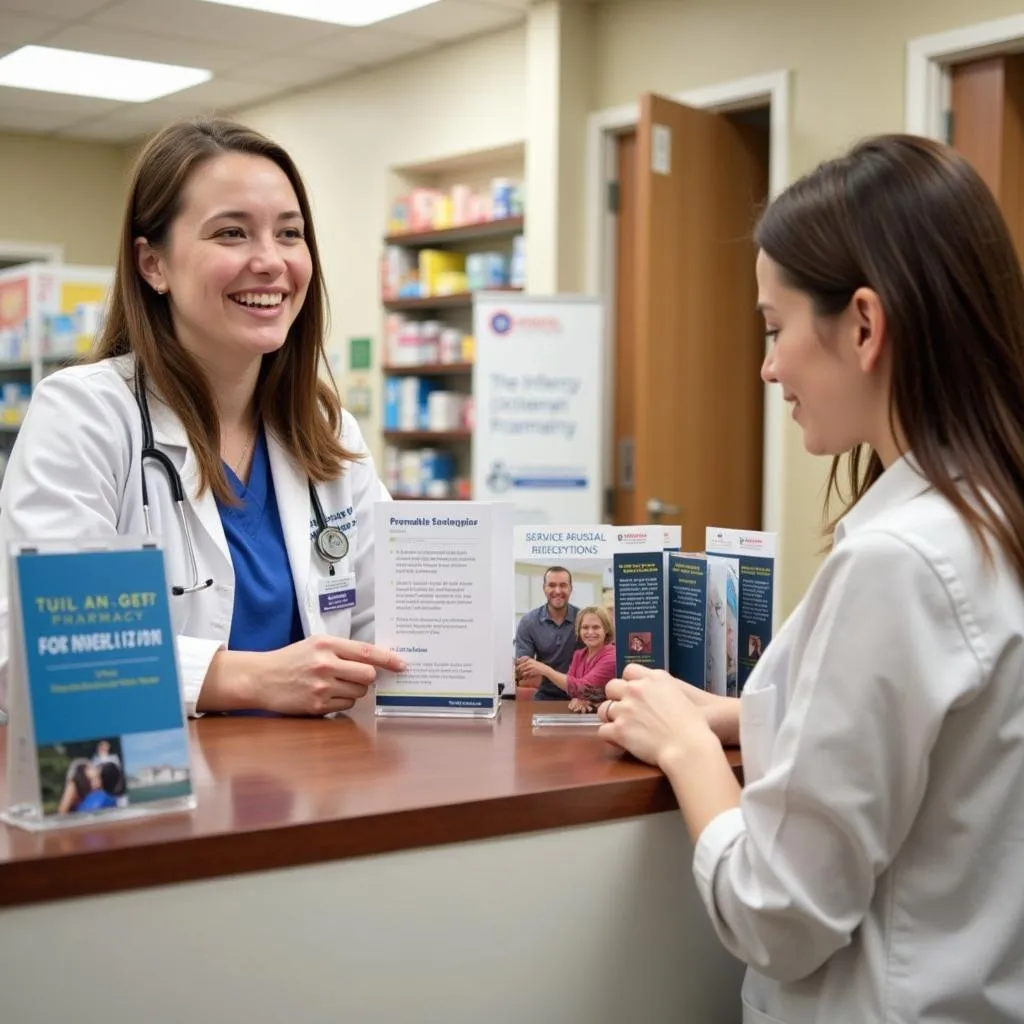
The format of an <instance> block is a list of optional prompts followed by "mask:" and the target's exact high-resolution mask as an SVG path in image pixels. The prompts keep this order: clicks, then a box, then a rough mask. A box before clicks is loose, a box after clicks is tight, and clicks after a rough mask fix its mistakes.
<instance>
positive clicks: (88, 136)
mask: <svg viewBox="0 0 1024 1024" xmlns="http://www.w3.org/2000/svg"><path fill="white" fill-rule="evenodd" d="M158 128H160V124H159V122H156V123H152V124H144V123H141V124H140V123H139V122H137V121H135V120H128V121H122V120H121V118H120V115H118V114H114V115H112V116H110V117H98V118H96V119H95V120H92V121H83V122H82V123H80V124H73V125H62V126H61V127H60V128H59V129H58V130H57V131H55V132H54V134H55V135H59V136H60V137H61V138H66V139H83V140H89V141H91V142H110V143H115V144H122V143H125V142H134V141H135V140H136V139H144V138H146V137H147V136H149V135H152V134H154V132H155V131H156V130H157V129H158Z"/></svg>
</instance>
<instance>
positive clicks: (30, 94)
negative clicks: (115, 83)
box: [0, 86, 123, 122]
mask: <svg viewBox="0 0 1024 1024" xmlns="http://www.w3.org/2000/svg"><path fill="white" fill-rule="evenodd" d="M122 105H123V104H121V103H119V102H118V101H117V100H101V99H95V98H94V97H92V96H67V95H65V94H64V93H57V92H41V91H37V90H35V89H10V88H8V87H6V86H2V87H0V107H12V108H14V109H17V110H30V111H32V110H37V111H40V112H42V113H64V115H65V116H66V119H67V121H68V122H71V121H74V120H75V119H76V118H78V117H95V116H96V115H97V114H105V113H106V112H107V111H109V110H116V109H117V108H118V107H120V106H122Z"/></svg>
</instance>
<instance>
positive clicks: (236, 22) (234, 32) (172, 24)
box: [92, 0, 324, 53]
mask: <svg viewBox="0 0 1024 1024" xmlns="http://www.w3.org/2000/svg"><path fill="white" fill-rule="evenodd" d="M92 24H94V25H101V26H104V27H107V28H113V29H119V30H121V31H125V30H130V31H135V32H152V33H153V34H154V35H160V36H167V37H173V38H178V39H194V40H196V41H197V42H203V43H206V44H207V45H209V44H211V43H223V44H224V45H225V46H227V47H230V48H233V49H238V48H240V47H253V48H254V49H256V50H257V51H258V52H262V53H284V52H286V51H288V50H290V49H295V48H296V47H299V46H302V45H304V44H305V43H311V42H313V41H314V40H316V39H319V38H321V37H322V36H323V34H324V25H323V24H322V23H320V22H315V21H308V20H306V19H304V18H288V17H285V16H283V15H279V14H266V13H264V12H263V11H247V10H242V9H241V8H240V7H227V6H225V5H224V4H215V3H203V2H202V0H126V2H125V3H119V4H115V5H114V6H113V7H108V8H106V9H105V10H103V11H101V12H100V13H99V14H97V15H96V16H95V17H94V18H93V19H92Z"/></svg>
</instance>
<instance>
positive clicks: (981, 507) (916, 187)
mask: <svg viewBox="0 0 1024 1024" xmlns="http://www.w3.org/2000/svg"><path fill="white" fill-rule="evenodd" d="M755 240H756V242H757V244H758V246H759V247H760V248H761V249H762V250H763V251H764V252H765V253H766V254H767V255H768V256H769V257H770V258H771V259H772V260H773V261H774V262H775V263H777V264H778V265H779V267H780V268H781V272H782V275H783V277H784V279H785V280H786V282H787V283H788V284H789V285H790V286H792V287H794V288H797V289H798V290H800V291H802V292H804V293H806V294H807V295H809V296H810V298H811V300H812V302H813V304H814V310H815V313H816V314H817V315H818V316H820V317H822V318H830V317H835V316H837V315H838V314H839V313H841V312H842V311H843V310H845V309H846V308H847V306H848V305H849V303H850V301H851V299H852V297H853V294H854V292H855V291H856V290H857V289H858V288H861V287H867V288H871V289H873V290H874V291H875V292H876V293H877V294H878V296H879V299H880V301H881V304H882V307H883V309H884V310H885V315H886V325H887V334H888V338H889V343H890V345H891V348H892V385H891V394H890V406H889V419H890V424H892V425H895V424H896V423H898V424H899V426H900V428H901V429H902V432H903V435H904V437H905V439H906V443H907V446H908V448H909V450H910V451H911V452H912V453H913V457H914V459H915V460H916V462H917V463H918V465H919V466H920V469H921V472H922V473H923V474H924V476H925V477H926V478H927V480H928V481H929V483H930V484H931V485H932V487H934V488H935V490H937V491H938V492H939V493H940V494H942V495H943V497H945V498H946V499H947V500H948V501H949V502H951V503H952V504H953V505H954V506H955V508H956V509H957V511H958V512H959V513H960V515H962V516H963V518H964V520H965V521H966V522H967V524H968V526H969V527H970V528H971V530H972V532H973V533H974V534H975V536H976V537H977V538H978V540H979V542H980V543H981V544H982V546H983V547H984V549H985V550H986V551H989V544H988V541H989V540H990V539H994V540H995V542H996V544H997V545H998V546H999V548H1001V549H1002V551H1003V552H1005V554H1006V556H1007V558H1008V559H1009V560H1010V562H1011V563H1012V564H1013V566H1014V568H1015V569H1016V571H1017V574H1018V575H1019V576H1020V578H1021V580H1022V581H1024V274H1022V271H1021V263H1020V257H1019V256H1018V255H1017V253H1016V251H1015V250H1014V246H1013V241H1012V240H1011V237H1010V232H1009V230H1008V228H1007V226H1006V222H1005V221H1004V219H1003V216H1002V214H1001V213H1000V210H999V207H998V205H997V203H996V200H995V197H994V196H993V195H992V193H991V192H990V191H989V189H988V188H987V186H986V185H985V183H984V182H983V181H982V179H981V178H980V176H979V175H978V174H977V173H976V172H975V171H974V169H973V168H972V167H971V166H970V164H968V163H967V161H966V160H964V159H963V158H962V157H961V156H959V155H958V154H957V153H956V152H954V151H953V150H952V149H950V148H949V147H947V146H943V145H941V144H940V143H937V142H932V141H931V140H928V139H924V138H919V137H916V136H910V135H883V136H878V137H875V138H871V139H867V140H865V141H864V142H861V143H859V144H858V145H856V146H855V147H854V148H853V149H852V150H851V151H850V152H849V153H848V154H847V155H846V156H843V157H841V158H839V159H836V160H831V161H829V162H827V163H824V164H822V165H821V166H819V167H818V168H817V169H816V170H814V171H812V172H811V173H810V174H809V175H807V176H806V177H804V178H802V179H801V180H800V181H798V182H796V183H795V184H794V185H792V186H791V187H790V188H789V189H787V190H786V191H785V192H784V193H783V194H782V195H781V196H779V198H778V199H777V200H776V201H775V202H774V203H772V205H771V206H769V207H768V209H767V210H766V211H765V214H764V216H763V218H762V219H761V221H760V223H759V225H758V227H757V230H756V233H755ZM895 434H896V432H895V430H894V435H895ZM844 462H845V464H846V473H845V476H846V482H847V488H848V493H846V494H844V491H843V488H842V486H841V482H840V480H841V476H842V475H843V472H842V470H843V464H844ZM950 463H952V469H951V465H950ZM882 471H883V468H882V463H881V460H880V459H879V457H878V454H877V452H875V451H873V450H872V449H870V448H869V447H867V446H860V447H858V448H857V449H855V450H854V451H853V452H850V453H848V454H847V455H846V456H845V457H844V456H838V457H836V458H834V459H833V460H832V470H831V473H830V474H829V481H828V489H827V492H826V498H825V515H826V518H827V517H828V515H829V510H830V501H832V500H833V499H838V500H839V501H840V502H842V503H846V504H847V507H850V506H852V505H853V504H856V502H857V501H859V500H860V498H861V497H862V496H863V495H864V494H865V492H866V491H867V490H868V488H869V487H870V486H871V485H872V484H873V483H874V482H875V481H876V480H877V479H878V477H879V476H881V474H882ZM953 472H956V473H958V474H959V475H961V476H962V478H963V482H964V490H963V491H961V490H960V488H959V487H958V485H957V483H956V482H955V481H954V476H953ZM834 525H835V520H833V521H831V522H829V525H828V527H827V531H828V532H829V533H831V531H832V529H833V528H834Z"/></svg>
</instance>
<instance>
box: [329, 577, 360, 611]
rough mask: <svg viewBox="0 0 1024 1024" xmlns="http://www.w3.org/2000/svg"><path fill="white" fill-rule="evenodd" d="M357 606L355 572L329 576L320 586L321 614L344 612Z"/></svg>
mask: <svg viewBox="0 0 1024 1024" xmlns="http://www.w3.org/2000/svg"><path fill="white" fill-rule="evenodd" d="M355 606H356V574H355V573H354V572H346V573H341V574H339V575H337V576H329V577H328V578H327V579H325V580H323V581H322V582H321V584H320V614H321V615H326V614H327V613H328V612H343V611H344V610H345V609H346V608H354V607H355Z"/></svg>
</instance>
